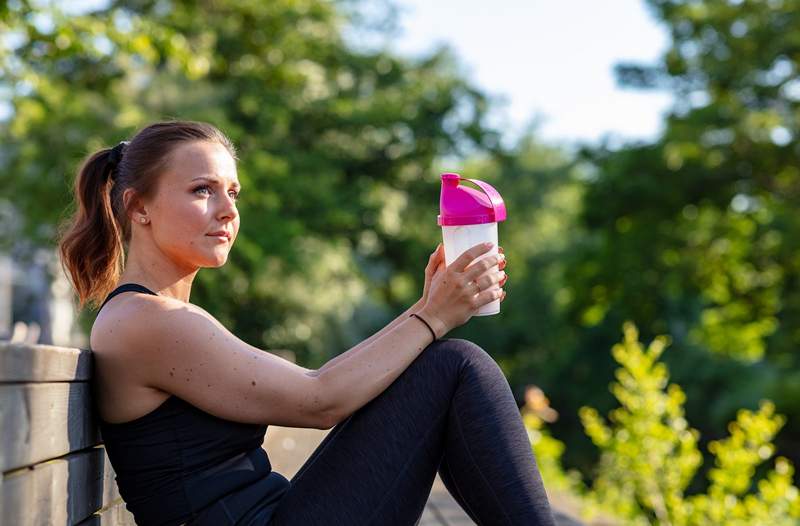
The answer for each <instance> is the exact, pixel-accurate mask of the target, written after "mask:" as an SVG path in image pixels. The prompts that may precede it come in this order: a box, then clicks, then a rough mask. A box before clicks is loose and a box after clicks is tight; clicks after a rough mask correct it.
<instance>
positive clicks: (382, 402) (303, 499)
mask: <svg viewBox="0 0 800 526" xmlns="http://www.w3.org/2000/svg"><path fill="white" fill-rule="evenodd" d="M475 349H478V350H479V351H480V352H484V351H483V350H482V349H480V347H478V346H477V345H475V344H473V343H472V342H469V341H467V340H461V339H445V340H440V341H437V342H434V343H432V344H431V345H429V346H428V347H427V348H426V349H425V350H424V351H423V352H422V353H421V354H420V355H419V356H418V357H417V358H416V359H415V360H414V361H413V362H412V363H411V365H409V366H408V368H406V370H405V371H404V372H403V373H402V374H401V375H400V376H399V377H398V378H397V379H396V380H395V381H394V382H393V383H392V384H391V385H390V386H389V387H388V388H387V389H386V390H385V391H384V392H383V393H381V394H380V395H378V396H377V397H376V398H374V399H373V400H372V401H370V402H369V403H367V404H366V405H365V406H363V407H362V408H361V409H359V410H358V411H356V412H355V413H353V414H352V415H350V416H349V417H348V418H347V419H345V420H343V421H342V422H340V423H339V424H338V425H336V426H335V427H333V429H331V431H330V432H329V433H328V435H327V436H326V437H325V439H324V440H323V442H322V443H321V444H320V445H319V447H317V449H316V450H315V451H314V453H313V454H312V455H311V457H310V458H309V459H308V460H307V461H306V463H305V464H304V465H303V466H302V467H301V468H300V470H299V471H298V472H297V474H296V475H295V476H294V478H292V481H291V483H292V486H291V488H290V489H289V491H288V492H287V493H286V495H284V497H283V498H282V500H281V503H280V504H279V506H278V508H277V509H276V511H275V514H274V516H273V519H272V521H271V522H270V525H271V526H287V525H304V526H313V525H317V524H325V525H332V524H333V525H336V524H347V525H362V524H364V525H368V524H380V525H398V526H403V525H409V526H411V525H413V524H415V522H416V520H417V519H418V518H419V516H420V515H421V514H422V510H423V508H424V506H425V503H426V501H427V499H428V496H429V495H430V490H431V486H432V485H433V480H434V477H435V476H436V471H437V469H438V466H439V463H440V461H441V458H442V454H443V447H444V438H445V428H446V425H447V415H448V410H449V408H450V403H451V400H452V398H453V394H454V392H455V389H456V387H457V384H458V377H459V372H460V368H461V367H463V364H464V361H465V356H466V355H467V354H469V353H474V352H476V351H475Z"/></svg>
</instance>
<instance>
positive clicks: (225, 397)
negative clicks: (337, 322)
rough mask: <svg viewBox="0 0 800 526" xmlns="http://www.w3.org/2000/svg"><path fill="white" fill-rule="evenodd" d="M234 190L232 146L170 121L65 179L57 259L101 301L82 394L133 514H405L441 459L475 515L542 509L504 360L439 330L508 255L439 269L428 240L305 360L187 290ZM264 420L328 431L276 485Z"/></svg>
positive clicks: (487, 288) (494, 286) (467, 258)
mask: <svg viewBox="0 0 800 526" xmlns="http://www.w3.org/2000/svg"><path fill="white" fill-rule="evenodd" d="M239 191H240V185H239V182H238V181H237V173H236V153H235V150H234V147H233V146H232V144H231V143H230V141H229V140H228V139H227V138H226V137H225V136H224V135H223V134H222V133H221V132H220V131H219V130H217V129H216V128H214V127H213V126H211V125H209V124H205V123H198V122H181V121H179V122H162V123H156V124H153V125H151V126H148V127H146V128H144V129H143V130H141V131H140V132H139V133H138V134H137V135H136V136H135V137H134V138H133V139H132V140H131V141H130V142H129V143H127V142H122V143H120V144H119V145H117V146H115V147H114V148H109V149H103V150H101V151H99V152H96V153H95V154H93V155H91V156H90V157H88V158H87V159H86V161H85V162H84V164H83V165H82V167H81V169H80V171H79V173H78V176H77V179H76V182H75V199H76V201H77V205H78V207H77V212H76V213H75V216H74V217H73V218H72V220H71V221H70V223H69V224H68V225H67V227H66V229H65V230H64V232H63V234H62V236H61V241H60V249H61V256H62V262H63V264H64V267H65V270H66V271H67V273H68V274H69V275H70V276H71V278H72V283H73V285H74V287H75V289H76V291H77V294H78V297H79V300H80V306H81V307H83V305H84V304H85V303H86V302H87V301H91V302H93V303H94V304H98V303H100V302H101V300H104V301H102V305H101V306H100V312H99V313H98V316H97V318H96V320H95V322H94V325H93V327H92V331H91V337H90V345H91V348H92V350H93V351H94V352H93V355H94V359H95V374H94V378H95V384H94V389H95V397H94V398H95V400H96V404H97V411H98V415H99V418H100V420H99V421H100V429H101V432H102V436H103V440H104V442H105V446H106V452H107V454H108V456H109V459H110V461H111V464H112V465H113V467H114V470H115V471H116V473H117V483H118V486H119V490H120V493H121V495H122V497H123V499H124V500H125V502H126V505H127V508H128V509H129V510H130V511H131V512H132V513H133V514H134V516H135V518H136V521H137V523H138V524H144V525H150V524H158V525H177V524H184V523H185V524H191V525H215V526H218V525H227V524H231V525H232V524H237V525H239V524H245V525H250V524H253V525H255V524H258V525H267V524H269V525H273V526H277V525H294V524H296V525H304V526H308V525H317V524H325V525H329V524H330V525H339V524H341V525H360V524H376V525H412V524H415V523H416V522H417V521H418V520H419V517H420V515H421V514H422V511H423V508H424V506H425V502H426V500H427V498H428V496H429V492H430V490H431V486H432V483H433V479H434V477H435V475H436V473H437V471H438V472H439V474H440V476H441V478H442V480H443V481H444V483H445V485H446V486H447V488H448V489H449V491H450V492H451V493H452V494H453V496H454V497H455V498H456V499H457V500H458V502H459V503H460V504H461V506H462V507H463V508H464V509H465V510H466V511H467V513H469V515H470V516H471V517H472V518H473V520H474V521H475V522H476V523H478V524H481V525H489V524H508V525H522V524H525V525H534V524H553V519H552V516H551V513H550V509H549V505H548V501H547V496H546V494H545V491H544V488H543V486H542V481H541V477H540V475H539V472H538V470H537V466H536V462H535V459H534V456H533V454H532V452H531V448H530V444H529V442H528V438H527V434H526V432H525V429H524V427H523V425H522V421H521V418H520V415H519V411H518V410H517V406H516V404H515V402H514V398H513V396H512V393H511V390H510V389H509V386H508V383H507V381H506V379H505V377H504V376H503V373H502V371H501V370H500V368H499V367H498V366H497V364H496V363H495V362H494V361H493V360H492V358H491V357H490V356H489V355H488V354H487V353H486V352H485V351H484V350H483V349H481V348H480V347H478V346H477V345H475V344H473V343H471V342H469V341H466V340H461V339H445V340H441V339H440V338H441V337H442V336H444V334H446V333H447V332H448V331H449V330H451V329H453V328H455V327H458V326H460V325H462V324H464V323H466V322H467V321H468V320H469V318H470V317H471V316H472V315H473V314H474V313H475V312H477V310H478V309H479V308H480V307H481V306H482V305H484V304H486V303H489V302H490V301H493V300H495V299H497V298H498V297H501V291H502V289H501V288H500V286H502V285H503V283H504V282H505V281H504V280H503V281H501V279H503V276H504V272H502V271H501V270H500V269H501V268H502V267H503V266H504V261H503V260H504V257H503V256H502V254H500V255H497V256H488V257H486V258H485V259H481V260H479V261H476V262H475V263H474V264H473V265H471V266H469V268H467V266H468V265H469V264H470V263H472V262H473V260H474V259H475V258H476V257H478V256H480V255H482V254H485V253H486V252H487V251H488V250H489V248H488V247H484V246H480V245H479V246H476V247H473V248H472V249H470V250H469V251H467V252H466V253H464V254H463V255H462V256H461V257H460V258H458V259H457V260H456V261H455V262H454V263H452V264H451V265H450V266H448V267H447V268H445V265H444V262H443V253H442V250H441V248H438V249H437V251H436V252H435V253H434V254H433V255H432V256H431V260H430V262H429V265H428V268H427V269H426V282H425V287H424V293H423V297H422V298H421V299H420V301H419V302H417V303H416V304H415V305H414V306H413V307H412V308H411V309H409V310H408V311H406V313H404V314H403V315H401V316H400V317H398V318H397V319H396V320H394V321H393V322H392V323H391V324H389V325H388V326H387V327H385V328H384V329H383V330H381V331H380V332H378V333H377V334H375V335H374V336H372V337H371V338H369V339H367V340H366V341H364V342H363V343H361V344H359V345H357V346H356V347H354V348H353V349H350V350H348V351H347V352H345V353H343V354H341V355H339V356H337V357H335V358H334V359H332V360H330V361H329V362H328V363H326V364H325V365H324V366H323V367H321V368H320V369H319V370H309V369H306V368H304V367H301V366H299V365H295V364H293V363H291V362H289V361H287V360H284V359H282V358H280V357H278V356H275V355H273V354H270V353H268V352H264V351H262V350H260V349H257V348H255V347H252V346H250V345H248V344H247V343H245V342H243V341H242V340H240V339H238V338H237V337H236V336H235V335H233V334H231V333H230V332H229V331H228V330H227V329H226V328H225V327H223V326H222V325H221V324H220V323H219V322H218V321H217V320H215V319H214V317H213V316H211V315H210V314H209V313H208V312H206V311H205V310H203V309H201V308H199V307H197V306H195V305H193V304H191V303H190V302H189V298H190V293H191V287H192V281H193V280H194V277H195V275H196V274H197V271H198V270H199V269H201V268H203V267H220V266H222V265H223V264H225V261H226V260H227V258H228V253H229V252H230V250H231V247H232V246H233V242H234V240H235V239H236V235H237V233H238V231H239V221H240V218H239V213H238V211H237V209H236V200H237V199H238V195H239ZM125 256H127V259H124V258H125ZM123 260H124V266H123V264H122V263H123ZM112 289H113V290H112ZM124 292H129V293H128V294H123V293H124ZM503 294H504V293H503ZM269 424H275V425H280V426H292V427H310V428H317V429H330V428H332V427H333V429H332V430H331V431H330V432H329V433H328V435H327V436H326V437H325V439H324V440H323V442H322V443H321V444H320V446H319V447H318V448H317V449H316V451H315V452H314V453H313V454H312V455H311V457H310V458H309V459H308V460H307V461H306V463H305V464H304V465H303V467H302V468H301V469H300V471H299V472H298V473H297V474H296V475H295V476H294V478H292V480H291V481H288V480H287V479H286V478H285V477H283V476H282V475H280V474H279V473H276V472H273V471H272V470H271V465H270V463H269V459H268V457H267V454H266V452H265V451H264V450H263V449H262V448H261V444H262V442H263V439H264V434H265V432H266V429H267V425H269Z"/></svg>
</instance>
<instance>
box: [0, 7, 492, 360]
mask: <svg viewBox="0 0 800 526" xmlns="http://www.w3.org/2000/svg"><path fill="white" fill-rule="evenodd" d="M67 4H68V3H48V4H47V5H46V6H38V4H37V7H36V8H35V9H34V8H33V7H31V5H30V4H29V3H28V2H11V3H8V5H5V4H4V6H5V7H4V10H3V11H0V35H2V37H0V103H7V104H9V105H10V106H9V107H10V108H11V112H10V115H9V116H8V118H7V120H6V121H5V122H2V123H0V214H2V217H3V218H4V220H3V221H2V230H3V232H2V234H3V235H0V238H1V239H0V241H2V242H3V243H4V246H3V248H5V249H11V250H14V251H15V252H17V253H18V257H20V258H21V259H22V258H24V254H23V252H25V250H23V249H24V247H25V245H26V243H30V244H31V245H32V246H33V247H39V246H52V243H53V234H54V233H55V225H56V224H57V223H58V222H59V221H60V220H61V219H62V218H63V217H64V216H65V215H66V214H67V212H68V210H67V204H68V203H69V199H70V193H69V190H70V185H71V183H72V176H73V174H74V171H75V169H76V167H77V163H78V161H79V160H80V159H81V158H82V157H83V156H84V155H86V154H87V153H89V152H91V151H93V150H95V149H97V148H99V147H102V146H107V145H110V144H114V143H115V142H116V141H118V140H120V139H124V138H127V137H129V136H130V135H131V134H132V133H133V132H134V131H135V130H136V129H137V128H139V127H140V126H143V125H145V124H147V123H149V122H151V121H154V120H159V119H164V118H172V117H179V118H186V119H197V120H207V121H210V122H212V123H214V124H216V125H217V126H219V127H220V128H221V129H222V130H224V131H225V132H226V133H228V134H229V135H230V136H231V137H232V139H233V140H234V142H235V143H236V144H237V146H238V150H239V157H240V163H239V167H238V168H239V179H240V180H241V182H242V185H243V192H242V197H241V200H240V207H239V208H240V214H241V217H242V223H241V231H240V233H239V237H238V238H237V244H236V246H234V248H233V250H232V252H231V255H230V258H229V261H228V263H227V264H226V265H225V266H224V267H222V268H221V269H217V270H214V271H212V272H207V271H203V272H200V273H199V274H198V277H197V280H196V282H195V287H194V288H193V294H192V298H191V299H192V301H193V302H194V303H197V304H199V305H201V306H204V307H206V308H207V309H208V310H209V311H210V312H213V314H214V315H215V316H216V317H217V318H218V319H220V321H221V322H223V323H224V324H225V325H226V326H227V327H228V328H229V329H231V330H232V331H233V332H234V333H235V334H237V335H238V336H239V337H241V338H242V339H244V340H245V341H248V343H252V344H253V345H255V346H257V347H260V348H267V349H282V348H290V349H292V350H293V351H295V352H296V354H297V358H298V361H300V362H301V363H303V364H304V365H307V366H309V367H316V366H319V365H320V364H321V363H322V362H324V361H325V360H326V359H327V358H329V357H330V356H331V355H332V354H335V352H338V351H342V350H344V349H346V348H347V347H349V346H350V345H354V344H356V343H357V342H359V341H361V340H362V339H363V337H364V333H370V331H371V330H377V329H378V328H380V327H381V326H382V322H384V321H385V320H386V318H387V317H390V316H391V315H392V313H393V312H396V311H397V310H398V309H400V308H406V307H408V306H409V305H410V304H412V303H413V302H414V301H416V300H417V299H418V298H419V296H420V295H421V292H422V279H423V270H424V265H425V262H426V261H427V257H428V255H429V254H430V251H432V250H433V248H434V247H435V246H436V242H437V239H439V238H440V236H441V234H440V232H439V229H438V226H437V225H436V203H437V202H438V198H437V195H438V179H437V175H438V173H436V172H435V171H434V170H433V166H432V163H433V160H434V159H436V158H439V157H441V156H445V155H461V154H462V152H463V151H465V150H470V151H491V150H492V149H494V148H495V147H496V145H497V134H496V133H495V132H492V131H491V130H490V129H488V128H487V127H486V126H485V125H484V120H485V114H486V111H487V109H488V108H487V103H486V99H485V96H484V95H483V94H482V93H481V92H480V91H478V90H477V89H475V88H474V87H473V86H471V85H470V84H469V83H468V82H467V81H466V80H464V78H463V76H462V74H461V72H460V71H459V65H458V64H457V62H456V60H455V59H454V57H453V56H452V55H451V54H450V53H449V52H448V51H447V50H446V49H439V50H436V51H435V52H432V53H431V54H430V55H429V56H426V57H421V58H419V59H413V60H412V59H404V58H400V57H397V56H394V55H393V54H392V53H390V52H388V51H386V50H357V49H354V48H352V47H351V46H349V45H348V44H347V43H346V42H345V41H344V39H343V37H342V32H343V28H344V27H345V26H346V25H347V24H348V23H349V22H351V20H350V19H349V17H350V15H349V13H348V11H347V9H346V6H345V3H344V2H325V1H320V0H301V1H296V0H277V1H271V2H240V1H238V0H237V1H233V0H230V1H229V0H224V1H218V2H211V3H209V2H200V3H198V2H192V1H180V0H179V1H174V2H167V3H164V2H110V3H109V4H108V5H107V6H104V7H103V8H101V9H99V10H97V11H94V12H70V13H66V12H65V11H64V9H66V8H67V7H68V6H67ZM198 21H202V23H198ZM6 217H7V218H8V219H9V221H5V218H6ZM28 252H29V253H33V250H29V251H28ZM85 314H86V320H85V321H86V325H87V326H88V325H89V324H90V323H91V321H92V320H91V319H90V318H91V316H90V315H89V313H85Z"/></svg>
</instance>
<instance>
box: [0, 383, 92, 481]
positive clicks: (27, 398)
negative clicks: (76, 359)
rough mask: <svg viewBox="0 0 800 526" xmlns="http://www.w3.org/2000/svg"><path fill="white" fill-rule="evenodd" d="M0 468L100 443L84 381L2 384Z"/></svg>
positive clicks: (22, 465) (86, 384) (37, 460)
mask: <svg viewBox="0 0 800 526" xmlns="http://www.w3.org/2000/svg"><path fill="white" fill-rule="evenodd" d="M0 430H3V432H2V434H3V436H2V440H0V472H6V471H10V470H12V469H17V468H20V467H24V466H32V465H34V464H37V463H39V462H43V461H45V460H50V459H53V458H57V457H61V456H64V455H66V454H68V453H71V452H73V451H79V450H81V449H87V448H89V447H92V446H95V445H97V444H98V443H99V442H100V437H99V432H98V429H97V425H96V423H95V418H94V412H93V411H92V408H91V400H90V386H89V384H88V383H86V382H71V383H67V382H63V383H44V384H5V385H3V384H0Z"/></svg>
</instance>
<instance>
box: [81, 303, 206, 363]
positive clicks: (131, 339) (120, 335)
mask: <svg viewBox="0 0 800 526" xmlns="http://www.w3.org/2000/svg"><path fill="white" fill-rule="evenodd" d="M191 310H195V312H198V313H200V312H202V313H204V314H205V315H207V313H205V311H203V310H202V309H199V308H198V307H195V306H193V305H192V304H190V303H184V302H181V301H178V300H176V299H174V298H169V297H166V296H155V295H152V294H144V293H133V292H128V293H124V294H120V295H118V296H116V297H114V298H112V299H111V300H110V301H109V302H108V303H107V304H106V305H105V307H103V309H102V310H101V311H100V313H99V314H98V315H97V318H96V319H95V321H94V324H93V325H92V331H91V337H90V343H89V345H90V347H91V349H92V350H93V351H96V352H108V351H111V350H124V349H128V348H130V344H131V343H136V342H138V341H140V340H141V339H147V338H148V336H155V335H157V334H158V333H159V331H161V330H163V329H165V328H167V327H168V324H169V323H170V322H172V323H178V324H181V323H182V322H183V321H182V318H184V317H182V316H176V315H175V314H176V313H177V312H179V311H186V312H188V311H191ZM178 328H180V327H178Z"/></svg>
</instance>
